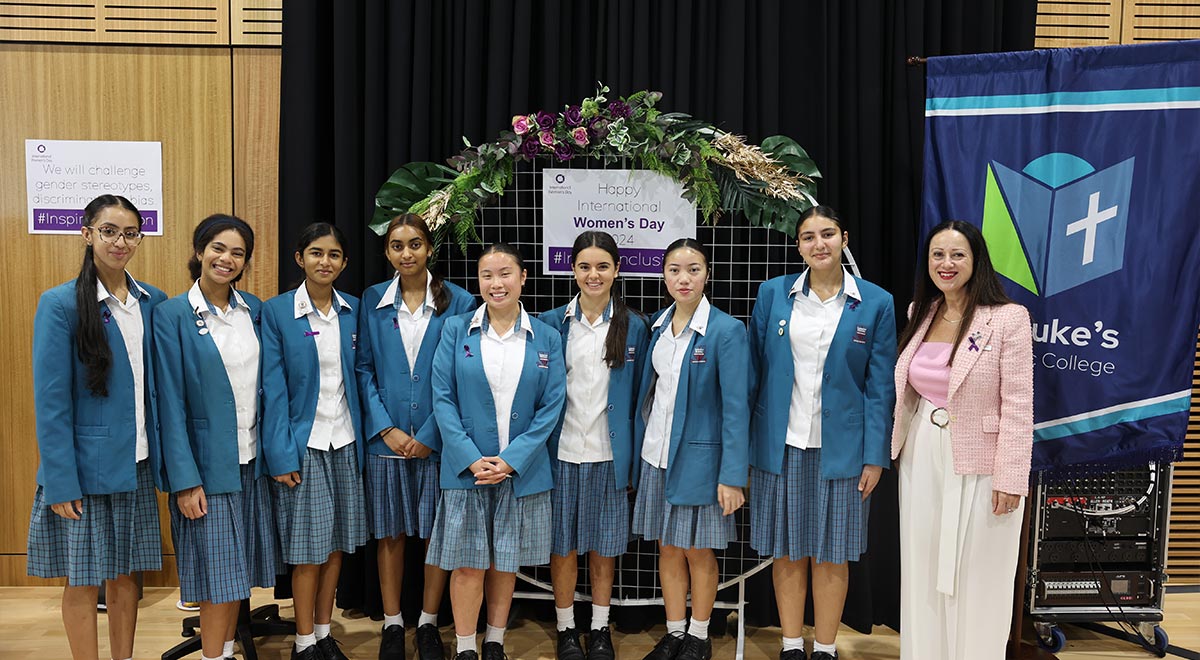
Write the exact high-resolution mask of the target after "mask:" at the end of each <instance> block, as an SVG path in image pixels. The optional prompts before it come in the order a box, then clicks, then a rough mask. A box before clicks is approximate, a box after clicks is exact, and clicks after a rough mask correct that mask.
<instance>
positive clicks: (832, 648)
mask: <svg viewBox="0 0 1200 660" xmlns="http://www.w3.org/2000/svg"><path fill="white" fill-rule="evenodd" d="M820 651H824V652H825V653H828V654H829V655H833V654H834V653H837V644H836V643H835V644H822V643H821V642H818V641H817V640H815V639H814V640H813V653H817V652H820Z"/></svg>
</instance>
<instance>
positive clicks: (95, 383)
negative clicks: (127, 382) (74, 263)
mask: <svg viewBox="0 0 1200 660" xmlns="http://www.w3.org/2000/svg"><path fill="white" fill-rule="evenodd" d="M110 206H115V207H118V208H122V209H125V210H126V211H129V212H131V213H133V215H134V216H136V217H137V219H138V226H139V227H140V226H142V223H143V222H145V220H143V218H142V214H141V212H140V211H138V210H137V207H136V206H134V205H133V202H131V201H129V200H128V199H125V198H124V197H122V196H120V195H100V196H99V197H97V198H96V199H93V200H92V201H90V202H88V205H87V206H85V207H84V208H83V226H85V227H91V226H92V225H94V224H96V218H97V217H98V216H99V215H100V212H101V211H103V210H104V209H106V208H108V207H110ZM131 293H132V292H131ZM75 310H76V312H77V313H78V314H79V329H78V330H77V331H76V332H75V350H76V352H78V353H79V361H80V362H82V363H83V368H84V371H85V373H86V377H85V380H86V381H87V388H88V391H90V392H91V393H92V394H93V395H95V396H102V397H107V396H108V370H109V369H110V368H112V349H111V348H110V347H109V345H108V338H107V337H106V336H105V334H104V323H103V322H102V321H101V319H100V301H99V300H96V256H95V254H94V253H93V250H92V246H91V245H89V246H87V247H86V248H84V250H83V265H81V266H80V267H79V276H78V277H76V278H75Z"/></svg>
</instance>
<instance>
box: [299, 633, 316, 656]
mask: <svg viewBox="0 0 1200 660" xmlns="http://www.w3.org/2000/svg"><path fill="white" fill-rule="evenodd" d="M316 645H317V636H316V635H315V634H314V635H296V651H297V652H300V651H303V650H304V649H306V648H308V647H310V646H316Z"/></svg>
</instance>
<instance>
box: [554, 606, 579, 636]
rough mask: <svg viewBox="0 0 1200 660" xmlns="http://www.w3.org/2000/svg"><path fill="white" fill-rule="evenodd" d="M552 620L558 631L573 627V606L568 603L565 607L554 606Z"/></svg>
mask: <svg viewBox="0 0 1200 660" xmlns="http://www.w3.org/2000/svg"><path fill="white" fill-rule="evenodd" d="M554 622H555V626H556V627H557V628H558V632H562V631H564V630H566V629H568V628H574V627H575V606H574V605H568V606H567V607H557V606H555V608H554Z"/></svg>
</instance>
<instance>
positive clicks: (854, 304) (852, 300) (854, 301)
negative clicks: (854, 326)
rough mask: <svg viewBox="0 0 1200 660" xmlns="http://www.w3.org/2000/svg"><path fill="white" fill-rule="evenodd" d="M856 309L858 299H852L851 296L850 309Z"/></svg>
mask: <svg viewBox="0 0 1200 660" xmlns="http://www.w3.org/2000/svg"><path fill="white" fill-rule="evenodd" d="M856 309H858V301H857V300H855V299H853V298H851V299H850V311H852V312H853V311H854V310H856Z"/></svg>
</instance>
